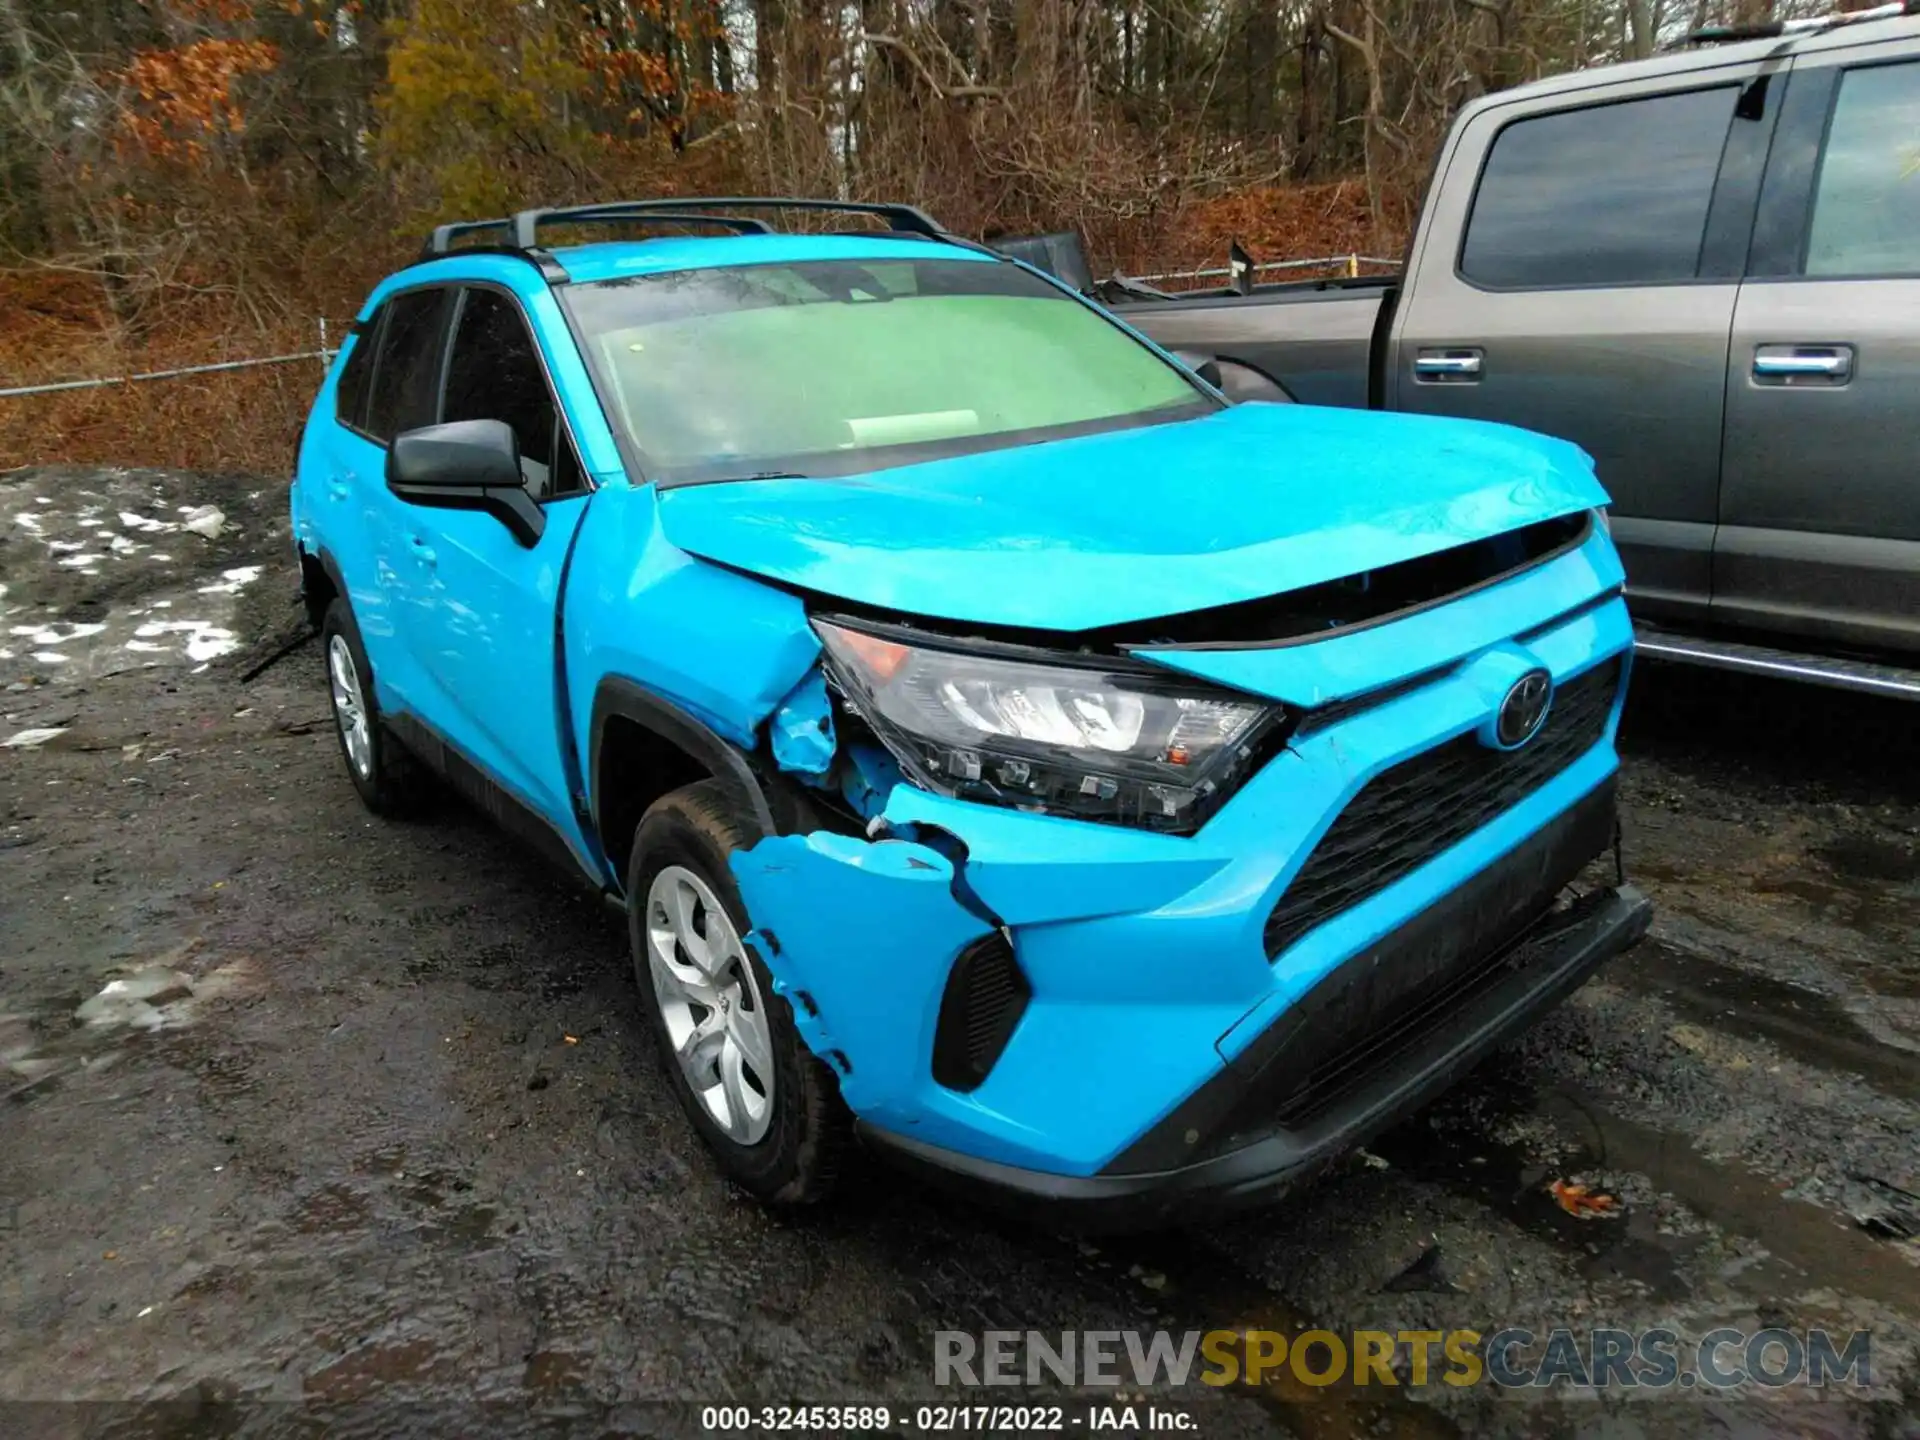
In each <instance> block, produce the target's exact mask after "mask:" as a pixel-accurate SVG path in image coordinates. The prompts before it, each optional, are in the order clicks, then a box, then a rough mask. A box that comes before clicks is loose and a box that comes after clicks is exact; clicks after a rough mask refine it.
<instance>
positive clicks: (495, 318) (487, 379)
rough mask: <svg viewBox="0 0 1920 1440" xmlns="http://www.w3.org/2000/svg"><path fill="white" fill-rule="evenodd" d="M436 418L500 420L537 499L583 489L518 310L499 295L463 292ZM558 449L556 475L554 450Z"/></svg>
mask: <svg viewBox="0 0 1920 1440" xmlns="http://www.w3.org/2000/svg"><path fill="white" fill-rule="evenodd" d="M441 418H442V419H444V420H448V421H453V420H504V421H505V422H506V423H507V424H509V425H511V426H512V427H513V433H514V436H515V438H516V439H518V440H519V442H520V473H521V474H522V475H523V476H525V477H526V482H527V490H528V491H529V492H530V493H531V494H532V495H533V496H534V498H535V499H538V500H545V499H548V498H550V497H552V496H554V495H558V494H561V493H564V492H567V491H572V490H578V489H580V488H582V481H581V478H580V469H579V466H578V464H577V463H574V462H573V460H572V450H571V448H570V447H569V445H568V442H567V440H566V436H565V432H564V431H562V430H561V429H560V427H559V426H558V425H557V424H556V423H555V420H556V416H555V412H554V404H553V396H552V394H551V393H550V392H549V391H548V389H547V379H546V375H545V373H544V372H543V371H542V370H541V368H540V359H539V356H538V355H537V354H535V352H534V348H533V336H532V335H531V334H529V333H528V331H527V323H526V321H525V320H523V319H522V318H521V315H520V307H519V306H518V305H516V304H515V303H514V302H513V301H512V300H510V299H508V298H507V297H506V296H505V295H502V294H501V293H500V292H499V291H497V290H482V289H477V288H476V289H472V290H469V291H467V298H466V303H464V304H463V305H462V306H461V307H460V319H459V322H458V325H457V328H456V329H455V331H454V336H453V354H452V355H451V356H450V357H449V358H448V360H447V399H446V405H445V408H444V411H443V414H442V417H441ZM556 442H557V443H558V445H559V447H560V454H559V472H558V473H556V472H555V469H554V466H555V459H556V456H555V445H556Z"/></svg>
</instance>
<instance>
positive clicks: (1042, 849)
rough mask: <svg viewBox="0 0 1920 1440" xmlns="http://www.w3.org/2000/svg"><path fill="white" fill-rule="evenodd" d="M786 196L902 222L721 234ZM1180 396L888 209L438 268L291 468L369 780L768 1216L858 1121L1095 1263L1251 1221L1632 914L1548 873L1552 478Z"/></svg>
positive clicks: (1084, 312)
mask: <svg viewBox="0 0 1920 1440" xmlns="http://www.w3.org/2000/svg"><path fill="white" fill-rule="evenodd" d="M822 211H844V212H857V213H858V214H859V215H860V216H861V217H862V219H863V221H864V222H865V223H867V224H868V225H869V226H871V224H872V221H874V220H876V219H877V220H878V221H879V223H880V224H881V225H883V226H884V227H886V228H884V229H873V228H868V229H866V230H864V231H855V232H852V233H833V234H820V233H792V232H788V231H781V230H776V229H775V228H773V226H772V225H770V224H769V223H768V222H767V220H765V219H763V218H760V217H763V216H766V215H777V216H786V215H790V214H793V213H796V212H801V213H807V214H814V213H817V212H822ZM550 229H567V230H571V231H572V232H574V234H575V235H576V236H581V235H584V236H586V237H587V239H588V240H592V241H594V243H578V244H573V245H568V246H548V245H543V244H542V243H541V239H542V236H541V233H540V232H542V231H543V230H550ZM596 229H597V232H598V235H599V236H601V237H604V236H605V235H607V234H609V233H613V234H623V235H626V236H627V237H629V238H624V239H619V240H614V241H607V240H605V239H604V238H601V239H598V240H595V238H594V237H595V232H596ZM636 234H637V235H639V236H640V237H642V238H631V237H633V236H635V235H636ZM1203 374H1204V367H1203V368H1202V371H1200V372H1196V371H1194V370H1191V369H1188V368H1186V367H1185V366H1183V365H1182V364H1180V363H1178V362H1177V361H1175V360H1174V359H1173V358H1171V357H1170V356H1169V355H1167V354H1166V353H1164V352H1163V351H1161V350H1159V349H1157V348H1156V347H1155V346H1153V345H1152V344H1151V343H1149V342H1148V341H1146V340H1145V339H1143V338H1142V337H1141V336H1139V335H1138V334H1136V333H1135V332H1134V331H1132V330H1130V329H1129V328H1127V327H1126V326H1125V325H1123V324H1121V323H1120V322H1119V321H1117V320H1116V319H1115V318H1114V317H1113V316H1112V315H1110V314H1108V313H1106V312H1105V311H1103V310H1102V309H1100V308H1099V307H1097V306H1095V305H1093V304H1091V303H1089V302H1088V301H1086V300H1084V299H1083V298H1081V297H1080V296H1078V295H1076V294H1075V293H1073V292H1072V291H1071V290H1069V289H1067V288H1065V287H1063V286H1062V285H1060V284H1059V283H1057V282H1055V281H1054V280H1052V279H1051V278H1049V277H1047V276H1045V275H1043V274H1041V273H1040V272H1039V271H1037V270H1035V269H1033V268H1031V267H1029V266H1027V265H1025V264H1022V263H1020V262H1018V261H1016V260H1013V259H1010V258H1008V257H1006V256H1003V255H1001V254H998V253H996V252H994V251H991V250H988V249H985V248H983V247H981V246H979V245H975V244H972V243H970V242H967V241H965V240H961V239H959V238H957V237H955V236H952V235H949V234H947V233H946V232H944V231H943V230H941V228H940V227H939V226H938V225H936V224H935V223H934V222H933V221H932V220H931V219H929V218H928V217H927V216H926V215H924V214H923V213H921V212H920V211H918V210H915V209H913V208H911V207H908V206H852V205H833V204H829V203H827V202H817V201H787V200H779V201H773V200H745V199H737V198H736V199H725V200H675V201H649V202H635V203H628V204H618V205H604V206H594V207H588V208H585V209H578V210H566V211H552V210H549V211H527V212H523V213H521V214H519V215H516V216H514V217H512V218H511V219H507V220H496V221H484V222H476V223H473V224H468V225H458V226H446V227H442V229H440V230H439V231H437V232H435V234H434V237H433V239H432V240H431V241H430V242H429V244H428V246H427V249H426V252H425V253H424V254H422V256H421V257H420V259H419V262H418V263H416V264H414V265H412V266H410V267H409V268H407V269H405V270H403V271H401V272H400V273H399V274H396V275H394V276H392V277H391V278H390V279H388V280H387V281H385V282H384V283H383V284H381V285H380V286H379V288H378V289H376V290H375V291H374V293H373V295H372V296H371V297H370V298H369V300H368V301H367V304H366V307H365V309H364V311H363V312H362V314H361V316H360V318H359V321H358V323H357V324H356V325H355V327H354V330H353V334H352V338H351V340H350V341H349V342H348V343H347V344H346V346H345V347H344V350H343V353H342V355H341V356H340V358H339V359H338V361H337V362H336V364H335V365H334V367H333V369H332V371H331V373H330V374H329V376H328V378H327V380H326V383H325V384H324V385H323V386H322V388H321V391H320V394H319V397H318V400H317V401H316V403H315V405H314V409H313V413H312V416H311V418H310V420H309V421H308V423H307V426H306V431H305V436H304V439H303V442H302V444H301V448H300V458H299V468H298V474H297V477H296V479H295V481H294V484H293V492H292V508H293V532H294V536H295V542H296V545H297V547H298V552H299V554H298V558H299V564H300V567H301V571H302V578H303V584H304V593H305V598H306V603H307V605H308V607H309V610H310V614H311V616H312V618H313V621H314V623H315V625H316V627H317V628H318V629H319V631H320V634H321V637H322V643H323V647H324V650H325V655H326V664H327V670H328V674H329V679H330V685H331V690H332V697H333V707H334V713H335V715H336V717H337V719H338V721H339V733H340V743H341V748H342V752H343V754H344V756H345V759H346V764H347V771H348V774H349V776H350V777H351V779H352V781H353V784H354V786H355V787H356V789H358V791H359V792H360V795H361V797H362V799H363V800H364V801H365V802H366V804H367V805H368V806H369V807H370V808H372V809H373V810H374V811H376V812H378V813H380V814H383V815H392V814H399V813H402V812H404V811H406V810H408V809H409V808H411V807H412V806H413V805H414V804H415V802H416V801H417V800H418V799H419V798H420V797H421V795H422V793H423V786H424V785H429V784H431V783H433V782H435V781H438V782H446V783H451V785H452V786H453V787H454V788H456V789H458V790H461V791H463V792H465V793H466V794H467V795H469V796H470V797H471V798H472V799H474V800H475V801H477V802H478V803H480V804H481V805H482V806H483V807H484V808H485V809H486V810H487V811H488V812H489V813H491V814H493V815H494V816H496V817H497V818H498V819H499V820H501V821H502V822H504V823H507V824H509V825H511V826H512V827H513V828H515V829H516V830H519V831H521V832H522V833H524V835H525V836H526V838H527V839H528V840H530V841H532V842H533V843H534V844H535V845H537V846H539V847H540V848H542V849H543V850H545V851H546V852H548V853H549V854H550V855H551V856H553V857H554V858H555V859H556V860H557V861H558V862H559V863H560V864H561V865H562V866H564V867H566V868H567V869H568V870H569V871H571V872H573V873H575V874H577V875H579V876H580V877H581V878H582V879H583V880H584V881H585V882H586V883H587V884H588V885H591V886H592V887H594V888H595V889H596V890H598V891H601V892H603V893H604V894H605V895H606V896H607V897H608V898H609V899H610V900H611V901H613V902H614V903H616V904H617V905H619V906H621V907H623V908H624V910H625V912H626V915H627V919H628V926H629V930H630V935H631V941H632V947H633V957H634V966H635V970H636V972H637V977H638V982H639V991H640V995H641V997H642V999H643V1003H644V1008H645V1010H646V1013H647V1017H648V1020H649V1022H650V1025H651V1028H652V1030H653V1033H654V1038H655V1041H656V1048H657V1049H658V1052H659V1055H660V1058H661V1060H662V1063H663V1069H664V1071H665V1074H666V1077H667V1081H668V1083H669V1084H671V1085H672V1087H673V1089H674V1091H675V1093H676V1094H677V1096H678V1097H679V1101H680V1104H681V1105H682V1106H683V1107H684V1109H685V1111H686V1113H687V1116H688V1117H689V1119H690V1121H691V1122H692V1124H693V1125H694V1127H695V1128H696V1129H697V1130H698V1131H699V1132H700V1134H701V1136H702V1138H703V1139H704V1140H705V1142H706V1143H707V1145H708V1146H709V1147H710V1148H711V1150H712V1152H713V1154H714V1155H715V1156H716V1157H717V1160H718V1162H719V1164H720V1165H721V1166H722V1167H723V1168H724V1170H725V1171H726V1173H727V1174H728V1175H730V1176H731V1177H732V1178H733V1179H734V1180H735V1181H737V1182H738V1183H739V1184H740V1185H741V1186H743V1187H744V1188H745V1189H747V1190H748V1191H750V1192H752V1193H753V1194H755V1195H757V1196H759V1197H761V1198H763V1199H765V1200H768V1201H771V1202H797V1201H806V1200H811V1199H814V1198H816V1197H818V1196H820V1195H822V1194H823V1193H824V1192H825V1190H826V1188H827V1187H828V1185H829V1183H830V1181H831V1180H832V1178H833V1174H834V1170H835V1166H836V1162H837V1158H838V1157H839V1156H840V1155H841V1154H842V1153H843V1149H844V1146H845V1144H846V1142H847V1141H848V1140H849V1138H851V1137H853V1136H855V1135H857V1136H859V1137H860V1138H861V1139H863V1140H864V1141H866V1142H867V1143H868V1144H869V1145H870V1146H872V1147H874V1148H876V1149H879V1150H882V1151H885V1152H888V1153H890V1154H891V1155H893V1156H894V1157H895V1158H897V1159H899V1160H902V1161H905V1162H907V1163H909V1164H911V1165H913V1166H915V1167H918V1168H921V1169H923V1170H925V1171H927V1172H930V1173H933V1174H936V1175H938V1176H941V1177H943V1178H945V1179H947V1180H949V1181H953V1182H956V1183H958V1184H961V1185H964V1186H967V1187H971V1188H973V1189H976V1190H977V1191H978V1192H979V1193H981V1194H984V1195H989V1196H993V1197H997V1198H999V1199H1003V1200H1004V1199H1016V1200H1024V1201H1030V1202H1036V1203H1037V1204H1039V1205H1040V1206H1041V1207H1042V1208H1043V1209H1044V1210H1046V1211H1047V1212H1049V1213H1050V1214H1052V1215H1054V1216H1058V1217H1060V1218H1061V1219H1062V1220H1071V1221H1072V1222H1074V1223H1078V1224H1083V1225H1097V1226H1108V1227H1137V1226H1142V1225H1152V1224H1156V1223H1164V1222H1168V1221H1171V1220H1174V1219H1184V1218H1188V1217H1190V1216H1191V1215H1193V1214H1194V1213H1195V1211H1196V1210H1198V1209H1202V1208H1206V1207H1209V1206H1219V1205H1225V1204H1230V1203H1232V1204H1239V1203H1247V1202H1250V1201H1255V1200H1260V1199H1264V1198H1269V1197H1272V1196H1275V1195H1277V1194H1279V1193H1281V1192H1282V1191H1283V1190H1285V1189H1286V1188H1287V1187H1289V1186H1291V1185H1293V1184H1296V1183H1298V1182H1299V1181H1300V1180H1302V1179H1303V1178H1304V1177H1306V1176H1309V1175H1311V1174H1312V1173H1314V1172H1315V1171H1316V1170H1317V1169H1319V1168H1321V1167H1322V1166H1324V1165H1325V1164H1326V1163H1327V1162H1329V1161H1331V1160H1333V1159H1334V1158H1336V1157H1338V1156H1339V1155H1340V1154H1341V1153H1342V1152H1343V1151H1345V1150H1347V1149H1349V1148H1351V1147H1352V1146H1354V1145H1356V1144H1358V1143H1360V1142H1361V1141H1363V1140H1364V1139H1366V1138H1367V1137H1368V1136H1369V1135H1370V1134H1372V1133H1374V1132H1375V1131H1377V1130H1379V1129H1381V1128H1382V1127H1384V1126H1386V1125H1387V1124H1389V1123H1391V1122H1392V1121H1393V1120H1394V1119H1395V1118H1397V1117H1399V1116H1400V1115H1402V1114H1404V1113H1406V1112H1407V1111H1408V1110H1410V1109H1412V1108H1413V1107H1415V1106H1417V1105H1419V1104H1420V1103H1422V1102H1424V1101H1425V1100H1427V1099H1428V1098H1430V1097H1432V1096H1433V1095H1435V1094H1436V1093H1438V1092H1439V1091H1440V1090H1441V1089H1442V1088H1444V1087H1445V1085H1446V1084H1447V1083H1448V1082H1449V1081H1450V1080H1452V1079H1453V1078H1454V1077H1456V1076H1457V1075H1459V1074H1460V1073H1461V1072H1462V1071H1463V1070H1465V1069H1466V1068H1467V1067H1468V1066H1470V1065H1472V1064H1473V1063H1474V1062H1476V1061H1477V1060H1478V1059H1479V1058H1480V1057H1481V1056H1482V1055H1484V1054H1485V1053H1486V1052H1487V1051H1488V1050H1490V1049H1491V1048H1492V1047H1493V1046H1495V1045H1497V1044H1498V1043H1499V1042H1500V1041H1501V1040H1503V1039H1505V1038H1507V1037H1509V1036H1511V1035H1513V1034H1514V1033H1515V1032H1516V1031H1518V1030H1520V1029H1521V1028H1523V1027H1524V1026H1525V1025H1527V1024H1528V1023H1529V1022H1530V1021H1531V1020H1533V1019H1534V1018H1535V1017H1536V1016H1538V1015H1539V1014H1540V1013H1541V1012H1542V1011H1543V1010H1544V1009H1545V1008H1547V1007H1548V1006H1550V1005H1552V1004H1554V1003H1555V1002H1556V1001H1557V1000H1559V999H1560V998H1561V997H1562V996H1564V995H1565V994H1567V993H1568V992H1569V991H1570V990H1572V989H1573V988H1575V987H1576V986H1578V985H1579V984H1580V983H1581V981H1582V980H1583V979H1585V977H1586V976H1587V975H1588V974H1590V973H1591V972H1592V971H1593V970H1594V968H1595V967H1596V966H1598V965H1599V964H1600V963H1601V962H1603V961H1604V960H1606V959H1607V958H1608V957H1609V956H1611V955H1613V954H1616V953H1618V952H1619V951H1621V950H1622V949H1624V948H1626V947H1627V946H1629V945H1631V944H1632V943H1633V942H1634V941H1635V940H1637V939H1638V938H1639V937H1640V935H1641V934H1642V933H1643V932H1644V930H1645V929H1646V925H1647V921H1648V907H1647V903H1646V901H1645V900H1644V899H1643V898H1642V897H1641V896H1640V895H1639V893H1638V892H1636V891H1635V890H1634V889H1632V888H1631V887H1630V886H1627V885H1626V884H1624V882H1622V883H1619V884H1617V885H1604V884H1598V885H1596V884H1591V883H1589V884H1587V885H1585V886H1584V887H1581V886H1579V885H1577V884H1576V880H1577V879H1578V877H1580V876H1582V874H1583V872H1586V871H1587V868H1588V865H1589V862H1590V861H1592V860H1593V859H1594V858H1595V857H1597V856H1601V855H1603V854H1605V853H1606V852H1607V851H1608V850H1609V849H1610V848H1611V849H1612V850H1613V852H1614V856H1615V862H1616V867H1617V862H1618V837H1617V826H1616V822H1615V805H1614V793H1613V792H1614V776H1615V772H1616V769H1617V759H1616V755H1615V750H1614V733H1615V728H1616V726H1617V724H1618V717H1619V714H1620V708H1621V704H1622V699H1623V693H1624V689H1625V685H1626V681H1627V673H1628V669H1629V665H1630V661H1631V647H1632V632H1631V630H1630V628H1629V625H1628V621H1627V612H1626V608H1625V605H1624V603H1623V601H1622V599H1621V578H1622V577H1621V568H1620V562H1619V559H1618V557H1617V556H1616V554H1615V552H1614V548H1613V545H1612V543H1611V541H1610V539H1609V536H1608V533H1607V523H1606V516H1605V510H1604V506H1605V504H1606V496H1605V494H1604V492H1603V491H1602V490H1601V488H1600V486H1599V484H1598V483H1597V482H1596V480H1595V478H1594V474H1593V468H1592V465H1591V463H1590V462H1589V460H1588V458H1587V457H1586V456H1585V455H1584V454H1583V453H1582V452H1581V451H1579V450H1578V449H1576V448H1575V447H1573V446H1572V445H1568V444H1565V443H1562V442H1560V441H1556V440H1550V439H1546V438H1543V437H1540V436H1537V435H1532V434H1528V433H1525V432H1523V431H1519V430H1514V429H1509V428H1504V427H1500V426H1494V425H1486V424H1478V423H1472V422H1465V421H1458V420H1447V419H1436V418H1426V417H1415V416H1403V415H1386V414H1377V413H1376V414H1370V413H1367V412H1364V411H1352V410H1328V409H1317V408H1311V407H1307V406H1297V405H1289V404H1278V403H1259V404H1245V405H1230V404H1228V403H1227V401H1226V399H1225V398H1224V397H1223V395H1222V394H1221V393H1220V391H1219V390H1218V389H1217V388H1216V387H1215V386H1214V385H1212V384H1210V383H1208V380H1207V379H1206V378H1203ZM1616 875H1617V869H1616Z"/></svg>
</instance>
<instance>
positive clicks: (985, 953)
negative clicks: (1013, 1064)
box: [933, 931, 1033, 1090]
mask: <svg viewBox="0 0 1920 1440" xmlns="http://www.w3.org/2000/svg"><path fill="white" fill-rule="evenodd" d="M1032 993H1033V992H1032V990H1031V988H1030V987H1029V986H1028V984H1027V977H1026V976H1025V975H1023V974H1022V973H1021V972H1020V963H1019V961H1017V960H1015V959H1014V956H1013V946H1012V945H1010V944H1009V943H1008V942H1007V938H1006V936H1004V935H1002V934H1001V933H1000V932H999V931H995V932H994V933H993V934H991V935H985V936H982V937H981V938H980V939H978V940H976V941H974V942H973V944H971V945H969V946H968V947H967V948H966V949H965V950H962V951H961V952H960V958H959V959H957V960H955V961H954V962H953V971H952V973H951V974H949V975H948V976H947V989H946V994H944V995H943V996H941V998H940V1020H939V1023H938V1024H937V1025H936V1026H935V1028H934V1033H933V1078H934V1079H935V1080H937V1081H939V1082H940V1083H941V1084H942V1085H945V1086H946V1087H947V1088H948V1089H950V1090H974V1089H977V1088H979V1086H980V1083H981V1082H982V1081H983V1080H985V1079H986V1078H987V1072H988V1071H990V1070H992V1069H993V1065H994V1062H995V1061H996V1060H998V1059H999V1058H1000V1052H1001V1051H1002V1050H1004V1049H1006V1048H1007V1041H1008V1040H1009V1039H1010V1038H1011V1037H1012V1035H1013V1027H1014V1026H1015V1025H1016V1024H1018V1023H1019V1020H1020V1016H1021V1015H1022V1014H1023V1013H1025V1011H1026V1008H1027V1000H1028V999H1029V997H1030V996H1031V995H1032Z"/></svg>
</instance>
